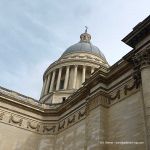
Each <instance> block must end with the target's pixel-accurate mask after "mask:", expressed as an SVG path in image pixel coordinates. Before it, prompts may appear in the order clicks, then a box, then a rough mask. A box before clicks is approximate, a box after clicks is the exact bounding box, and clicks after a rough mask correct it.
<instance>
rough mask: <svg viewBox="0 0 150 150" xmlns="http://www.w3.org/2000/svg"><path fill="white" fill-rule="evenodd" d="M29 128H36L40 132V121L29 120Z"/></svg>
mask: <svg viewBox="0 0 150 150" xmlns="http://www.w3.org/2000/svg"><path fill="white" fill-rule="evenodd" d="M27 128H30V129H33V130H36V131H37V132H38V131H39V129H40V125H39V123H34V122H30V121H28V122H27Z"/></svg>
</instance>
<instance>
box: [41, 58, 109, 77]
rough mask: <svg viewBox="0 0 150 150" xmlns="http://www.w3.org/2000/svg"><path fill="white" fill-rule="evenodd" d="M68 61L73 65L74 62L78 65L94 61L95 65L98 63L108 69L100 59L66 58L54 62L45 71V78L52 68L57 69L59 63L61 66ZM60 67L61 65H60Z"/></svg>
mask: <svg viewBox="0 0 150 150" xmlns="http://www.w3.org/2000/svg"><path fill="white" fill-rule="evenodd" d="M66 63H68V65H70V64H72V65H75V64H74V63H77V64H78V65H82V64H81V63H83V64H84V63H88V64H90V63H92V64H93V65H96V66H99V67H102V68H103V69H104V70H107V67H106V66H105V65H104V64H103V63H102V62H99V61H95V60H92V59H66V60H58V61H56V62H54V63H52V64H51V65H50V66H49V67H48V68H47V69H46V71H45V72H44V74H43V78H44V77H45V76H46V74H47V73H48V72H49V71H50V70H51V71H53V70H55V69H56V68H57V67H58V66H59V65H61V66H66ZM90 65H91V64H90ZM58 68H59V67H58Z"/></svg>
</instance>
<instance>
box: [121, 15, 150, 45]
mask: <svg viewBox="0 0 150 150" xmlns="http://www.w3.org/2000/svg"><path fill="white" fill-rule="evenodd" d="M148 34H150V16H148V17H147V18H146V19H144V20H143V21H142V22H140V23H139V24H138V25H136V26H135V27H134V28H133V31H132V32H130V33H129V34H128V35H127V36H126V37H125V38H123V39H122V41H123V42H124V43H126V44H127V45H129V46H131V47H133V48H134V47H135V46H136V44H137V43H138V42H139V41H141V40H142V39H143V38H144V37H146V36H147V35H148Z"/></svg>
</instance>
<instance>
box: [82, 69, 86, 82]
mask: <svg viewBox="0 0 150 150" xmlns="http://www.w3.org/2000/svg"><path fill="white" fill-rule="evenodd" d="M85 72H86V66H83V68H82V83H83V82H85Z"/></svg>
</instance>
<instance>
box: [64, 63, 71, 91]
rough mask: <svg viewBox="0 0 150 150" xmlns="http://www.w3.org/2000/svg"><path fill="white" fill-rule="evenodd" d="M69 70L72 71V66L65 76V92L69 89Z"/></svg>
mask: <svg viewBox="0 0 150 150" xmlns="http://www.w3.org/2000/svg"><path fill="white" fill-rule="evenodd" d="M69 69H70V66H67V69H66V75H65V83H64V89H65V90H66V89H67V86H68V81H69Z"/></svg>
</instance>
